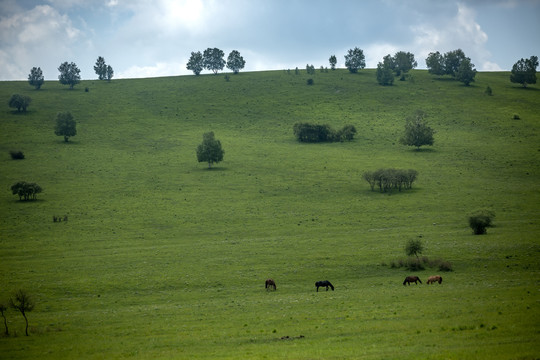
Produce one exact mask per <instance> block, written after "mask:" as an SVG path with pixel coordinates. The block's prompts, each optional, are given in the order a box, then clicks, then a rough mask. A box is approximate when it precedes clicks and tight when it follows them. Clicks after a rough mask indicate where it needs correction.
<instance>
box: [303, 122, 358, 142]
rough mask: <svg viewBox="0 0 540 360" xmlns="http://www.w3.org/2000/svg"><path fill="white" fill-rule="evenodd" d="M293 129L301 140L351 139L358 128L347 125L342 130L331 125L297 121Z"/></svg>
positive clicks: (330, 140)
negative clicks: (336, 129)
mask: <svg viewBox="0 0 540 360" xmlns="http://www.w3.org/2000/svg"><path fill="white" fill-rule="evenodd" d="M293 131H294V136H296V139H297V140H298V141H300V142H333V141H345V140H348V141H350V140H352V139H353V138H354V135H355V134H356V128H355V127H354V126H353V125H345V126H344V127H343V128H342V129H341V130H338V131H335V130H334V129H332V128H331V127H330V126H329V125H318V124H309V123H296V124H294V127H293Z"/></svg>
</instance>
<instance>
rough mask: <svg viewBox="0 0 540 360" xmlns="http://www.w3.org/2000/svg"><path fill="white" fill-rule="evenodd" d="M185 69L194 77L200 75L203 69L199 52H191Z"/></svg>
mask: <svg viewBox="0 0 540 360" xmlns="http://www.w3.org/2000/svg"><path fill="white" fill-rule="evenodd" d="M186 68H187V69H188V70H191V71H193V73H194V74H195V75H200V73H201V71H202V70H203V69H204V62H203V56H202V54H201V52H200V51H197V52H191V56H190V57H189V60H188V63H187V65H186Z"/></svg>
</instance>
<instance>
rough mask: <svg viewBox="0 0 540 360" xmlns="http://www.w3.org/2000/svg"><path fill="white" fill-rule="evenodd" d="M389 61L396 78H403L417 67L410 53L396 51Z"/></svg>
mask: <svg viewBox="0 0 540 360" xmlns="http://www.w3.org/2000/svg"><path fill="white" fill-rule="evenodd" d="M388 56H390V55H388ZM391 60H392V61H391V65H392V68H393V70H394V72H395V74H396V76H403V78H404V75H405V74H406V73H407V72H409V71H410V70H412V69H414V68H415V67H417V66H418V63H417V62H416V60H415V59H414V54H412V53H410V52H404V51H398V52H397V53H395V54H394V56H393V57H392V58H391Z"/></svg>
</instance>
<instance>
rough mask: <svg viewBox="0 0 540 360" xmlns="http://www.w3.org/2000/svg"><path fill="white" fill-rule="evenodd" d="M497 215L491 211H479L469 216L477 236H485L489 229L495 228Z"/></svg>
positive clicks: (470, 224) (470, 223)
mask: <svg viewBox="0 0 540 360" xmlns="http://www.w3.org/2000/svg"><path fill="white" fill-rule="evenodd" d="M494 217H495V214H494V213H493V211H490V210H478V211H476V212H475V213H473V214H471V215H470V216H469V226H470V227H471V229H472V230H473V233H474V234H475V235H483V234H485V233H486V232H487V228H488V227H493V218H494Z"/></svg>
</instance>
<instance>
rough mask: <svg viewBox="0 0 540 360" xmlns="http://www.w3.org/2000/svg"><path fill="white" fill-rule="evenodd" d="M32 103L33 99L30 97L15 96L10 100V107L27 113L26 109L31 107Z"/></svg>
mask: <svg viewBox="0 0 540 360" xmlns="http://www.w3.org/2000/svg"><path fill="white" fill-rule="evenodd" d="M31 102H32V99H31V98H30V96H26V95H19V94H13V95H11V98H10V99H9V107H11V108H16V109H17V111H18V112H21V110H22V111H23V112H26V109H27V108H28V106H30V103H31Z"/></svg>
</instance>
